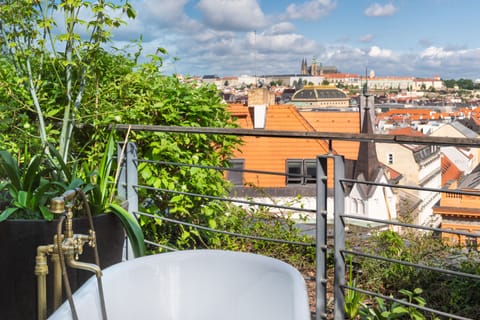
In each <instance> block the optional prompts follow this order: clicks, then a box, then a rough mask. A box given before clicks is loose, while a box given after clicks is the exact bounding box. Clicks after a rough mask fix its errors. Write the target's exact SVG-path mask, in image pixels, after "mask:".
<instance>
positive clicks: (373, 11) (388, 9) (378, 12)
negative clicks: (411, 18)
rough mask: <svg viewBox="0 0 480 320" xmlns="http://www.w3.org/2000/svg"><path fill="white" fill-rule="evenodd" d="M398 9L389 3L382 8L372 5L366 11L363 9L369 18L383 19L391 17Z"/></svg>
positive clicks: (377, 4) (375, 4) (379, 5)
mask: <svg viewBox="0 0 480 320" xmlns="http://www.w3.org/2000/svg"><path fill="white" fill-rule="evenodd" d="M397 10H398V9H397V8H396V7H395V6H394V5H393V4H391V3H388V4H386V5H384V6H382V5H381V4H379V3H374V4H372V5H371V6H370V7H368V8H367V9H365V11H364V14H365V15H366V16H369V17H383V16H391V15H393V14H394V13H395V12H396V11H397Z"/></svg>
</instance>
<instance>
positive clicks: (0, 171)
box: [0, 150, 66, 221]
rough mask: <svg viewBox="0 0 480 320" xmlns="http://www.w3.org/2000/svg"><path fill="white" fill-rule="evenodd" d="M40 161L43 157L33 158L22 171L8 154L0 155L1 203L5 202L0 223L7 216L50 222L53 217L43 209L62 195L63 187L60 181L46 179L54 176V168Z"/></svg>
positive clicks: (1, 153) (2, 152) (0, 215)
mask: <svg viewBox="0 0 480 320" xmlns="http://www.w3.org/2000/svg"><path fill="white" fill-rule="evenodd" d="M44 160H45V156H44V154H41V155H37V156H34V157H33V158H32V159H31V160H30V161H29V162H28V164H27V165H26V166H25V167H24V168H23V167H20V166H19V164H18V161H17V160H16V159H14V158H13V157H12V155H11V154H10V153H9V152H8V151H5V150H2V151H0V177H1V178H2V179H3V180H4V182H3V183H1V184H0V191H1V192H2V198H3V199H2V200H3V201H4V202H6V204H5V209H4V210H3V212H2V213H1V214H0V221H3V220H5V219H7V218H9V217H10V216H12V217H16V218H23V219H38V218H40V219H41V218H43V219H46V220H52V219H53V214H52V213H50V211H49V210H48V208H47V204H48V200H49V199H50V198H51V197H53V196H55V195H56V194H58V193H59V192H63V191H64V188H65V187H66V186H65V184H63V183H61V182H60V181H52V180H51V179H47V178H46V177H47V176H52V175H55V174H56V173H55V170H56V168H54V167H52V166H48V164H46V162H45V161H44ZM5 191H6V192H5Z"/></svg>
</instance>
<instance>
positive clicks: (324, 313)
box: [117, 125, 480, 319]
mask: <svg viewBox="0 0 480 320" xmlns="http://www.w3.org/2000/svg"><path fill="white" fill-rule="evenodd" d="M127 129H128V130H137V131H149V132H168V133H170V134H177V133H178V134H224V135H234V136H240V137H245V136H255V137H269V138H291V139H300V138H301V139H305V138H308V139H320V140H327V141H332V140H348V141H360V142H362V141H365V142H378V143H380V142H381V143H401V144H403V143H405V144H412V143H415V144H428V145H435V146H458V147H464V146H468V147H475V148H479V147H480V141H479V140H477V139H462V138H446V137H445V138H439V137H428V136H426V137H417V136H416V137H409V136H388V135H378V134H374V135H367V134H341V133H325V132H296V131H268V130H248V129H222V128H191V127H163V126H136V125H119V126H117V130H127ZM124 150H126V153H125V154H124V155H123V157H122V159H123V162H122V171H121V172H122V173H121V174H120V180H119V193H120V194H121V196H123V197H125V198H126V199H127V200H128V203H129V211H130V212H131V213H132V214H133V215H135V216H139V215H142V216H146V217H150V218H152V219H161V220H162V221H164V222H165V223H171V224H175V225H183V226H188V227H192V228H196V229H199V230H207V231H209V232H219V233H223V234H225V235H229V236H233V237H243V238H247V239H253V240H256V241H269V242H277V243H289V244H291V245H298V246H315V247H316V270H315V271H316V275H315V282H316V293H315V294H316V302H315V306H314V308H313V309H314V312H312V318H315V319H327V318H334V319H345V310H344V305H345V297H346V295H345V294H346V292H348V291H352V292H358V293H362V294H365V295H368V296H370V297H378V298H381V299H384V300H385V301H390V302H396V303H399V304H402V305H404V306H405V307H408V308H416V309H418V310H419V311H421V312H423V313H425V314H429V315H430V314H431V315H436V316H437V317H442V318H448V319H468V318H466V317H463V316H461V315H456V314H451V313H449V312H447V311H445V310H438V309H433V308H429V307H428V305H423V306H422V305H418V304H415V303H414V302H413V301H405V300H400V299H398V298H392V297H391V296H389V295H385V294H382V293H381V292H372V291H369V290H364V289H360V288H358V287H356V286H352V285H348V284H347V283H348V282H347V281H346V278H347V277H348V272H347V269H348V259H351V258H352V257H353V258H359V259H363V261H366V260H370V261H377V262H378V263H379V264H380V263H388V264H393V265H398V266H404V267H408V268H414V269H415V270H428V271H431V272H436V273H439V274H442V275H445V276H447V277H459V278H462V279H469V280H468V281H472V282H475V281H479V280H480V275H479V274H475V273H467V272H462V271H458V270H450V269H447V268H444V267H437V266H432V265H427V264H424V263H419V262H411V261H404V260H402V259H401V258H395V259H394V258H389V257H386V256H385V255H382V254H381V253H380V252H377V253H372V252H367V251H365V250H361V249H362V248H361V247H352V248H351V247H350V246H348V245H347V243H348V240H349V237H351V234H349V233H348V232H347V229H348V228H347V227H348V224H350V223H352V222H354V221H357V222H362V223H364V224H367V225H377V226H383V227H384V228H385V229H390V230H391V229H395V230H417V231H418V232H419V233H422V234H431V235H432V237H433V236H438V235H442V236H445V235H446V234H450V235H453V236H454V237H458V239H460V238H461V239H466V240H465V241H463V243H464V244H468V245H469V246H470V249H472V248H471V247H472V246H474V248H473V249H474V250H476V243H477V242H478V237H479V236H480V235H479V234H476V233H470V232H465V231H461V230H460V231H455V230H446V229H441V228H439V227H431V226H421V225H416V224H411V223H406V222H402V221H399V220H390V219H387V220H384V219H376V218H371V217H368V216H362V215H358V214H351V213H349V212H346V210H345V198H346V192H345V189H346V186H347V185H350V186H351V185H353V184H364V185H370V186H377V187H386V188H394V189H404V190H406V191H412V190H416V191H423V192H434V193H439V194H442V193H446V194H447V197H450V198H452V197H453V198H457V197H458V198H461V197H462V196H464V195H468V196H474V197H477V196H480V192H477V191H476V190H467V191H463V190H454V189H441V188H423V187H420V186H412V185H398V184H388V183H377V182H374V181H363V180H362V181H360V180H355V179H347V178H346V177H345V163H344V159H343V157H342V156H341V155H333V154H320V155H318V156H317V158H316V160H315V161H316V170H317V171H316V187H315V196H314V197H315V199H316V200H315V208H302V207H296V208H295V211H298V212H302V213H305V214H309V215H313V216H314V217H315V220H314V225H315V243H303V242H291V241H287V240H285V239H272V238H265V237H258V236H254V235H248V234H236V233H232V232H228V231H225V230H217V229H214V228H210V227H208V226H205V225H196V224H193V223H189V222H185V221H181V220H177V219H172V218H170V217H168V216H165V215H158V214H150V213H146V212H142V210H141V205H140V203H141V201H142V200H143V199H139V197H138V193H139V190H141V189H144V190H152V191H156V192H162V193H171V194H182V195H187V196H193V197H203V198H206V199H212V200H220V201H230V202H233V203H236V204H241V205H248V206H270V207H273V208H278V209H292V207H290V206H287V205H285V206H284V205H281V204H276V203H272V202H268V203H265V202H256V201H253V200H250V198H244V199H240V198H238V197H225V198H224V197H216V196H212V195H208V194H194V193H190V192H187V191H185V190H169V189H159V188H155V187H153V186H148V185H140V184H139V182H138V181H139V180H138V172H137V167H138V164H139V163H141V162H142V161H145V160H144V159H142V158H141V155H137V154H136V148H135V145H134V144H132V143H128V144H127V148H126V149H124ZM327 162H328V163H329V162H333V170H332V166H331V165H327ZM156 163H157V164H158V165H176V166H191V167H198V168H203V169H215V170H221V171H222V172H227V171H229V170H231V171H239V170H240V171H241V170H242V169H238V168H224V167H208V166H201V165H190V164H185V163H171V162H163V161H159V162H156ZM330 170H332V171H330ZM246 171H250V172H257V173H262V174H275V175H285V176H286V177H287V176H288V174H287V173H285V172H265V171H256V170H254V169H253V170H246ZM302 178H305V177H302ZM329 179H333V189H332V188H331V187H329V183H327V181H330V180H329ZM286 181H287V179H286ZM332 190H333V193H332ZM243 192H244V193H245V191H243ZM247 193H248V192H247ZM331 198H333V203H332V201H331V200H329V199H331ZM329 213H333V223H332V221H329V219H327V218H328V216H329ZM476 218H477V219H480V216H479V217H476ZM331 228H333V233H332V232H330V233H329V232H328V230H331ZM332 238H333V239H332ZM467 240H468V241H467ZM146 242H147V243H148V244H150V245H153V246H161V245H160V244H157V243H155V242H154V241H151V240H150V239H146ZM164 249H166V250H175V248H170V247H166V248H165V247H164ZM463 252H464V254H465V258H467V256H468V252H467V250H464V251H463ZM329 255H330V257H331V256H333V266H332V265H329V264H328V263H327V261H328V258H329ZM330 269H332V270H333V272H329V271H330ZM332 273H333V279H329V275H331V274H332ZM332 280H333V281H332ZM329 286H332V287H331V288H330V287H329ZM332 291H333V304H330V303H329V301H328V298H327V295H328V294H329V292H332Z"/></svg>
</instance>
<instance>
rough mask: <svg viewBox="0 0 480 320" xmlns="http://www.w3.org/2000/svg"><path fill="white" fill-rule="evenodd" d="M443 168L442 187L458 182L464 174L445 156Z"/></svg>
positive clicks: (442, 162)
mask: <svg viewBox="0 0 480 320" xmlns="http://www.w3.org/2000/svg"><path fill="white" fill-rule="evenodd" d="M441 167H442V187H445V186H446V185H447V184H448V183H451V182H452V181H457V180H458V179H460V177H461V176H462V175H463V172H462V171H461V170H460V169H458V167H457V166H456V165H455V164H454V163H453V162H452V161H451V160H450V159H449V158H448V157H447V156H445V155H443V154H442V156H441Z"/></svg>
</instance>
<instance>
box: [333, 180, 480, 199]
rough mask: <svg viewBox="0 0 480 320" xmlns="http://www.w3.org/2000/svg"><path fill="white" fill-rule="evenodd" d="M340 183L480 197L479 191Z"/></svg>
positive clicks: (377, 183) (361, 181)
mask: <svg viewBox="0 0 480 320" xmlns="http://www.w3.org/2000/svg"><path fill="white" fill-rule="evenodd" d="M341 182H347V183H359V184H366V185H371V186H380V187H391V188H398V189H408V190H420V191H429V192H438V193H451V194H460V195H469V196H480V191H466V190H458V189H455V190H452V189H438V188H425V187H417V186H411V185H401V184H390V183H381V182H373V181H363V180H355V179H347V178H344V179H341Z"/></svg>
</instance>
